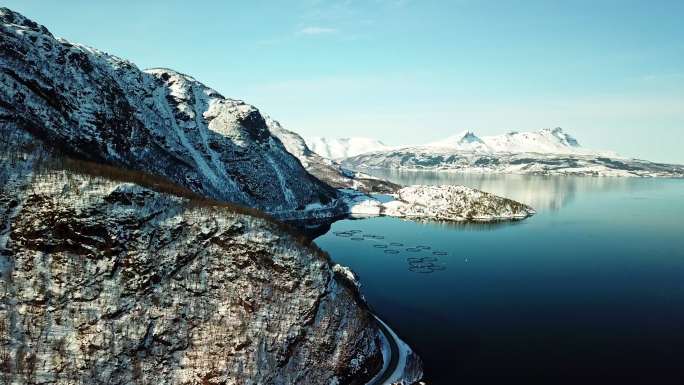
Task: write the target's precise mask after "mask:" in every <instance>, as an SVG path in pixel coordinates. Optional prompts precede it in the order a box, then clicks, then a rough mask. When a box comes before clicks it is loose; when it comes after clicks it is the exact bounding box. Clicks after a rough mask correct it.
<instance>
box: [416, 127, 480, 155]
mask: <svg viewBox="0 0 684 385" xmlns="http://www.w3.org/2000/svg"><path fill="white" fill-rule="evenodd" d="M425 147H439V148H450V149H454V150H463V151H489V148H488V147H487V144H486V143H485V142H484V141H482V139H481V138H480V137H478V136H477V135H475V133H474V132H473V131H470V130H466V131H462V132H460V133H458V134H456V135H452V136H449V137H447V138H446V139H443V140H439V141H436V142H432V143H428V144H426V145H425Z"/></svg>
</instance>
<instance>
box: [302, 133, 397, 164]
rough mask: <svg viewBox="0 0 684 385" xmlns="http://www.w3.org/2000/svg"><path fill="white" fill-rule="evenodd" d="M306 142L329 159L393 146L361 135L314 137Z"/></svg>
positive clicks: (383, 149)
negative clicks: (337, 137) (352, 136)
mask: <svg viewBox="0 0 684 385" xmlns="http://www.w3.org/2000/svg"><path fill="white" fill-rule="evenodd" d="M306 144H307V145H308V146H309V148H310V149H311V150H312V151H313V152H315V153H317V154H318V155H321V156H323V157H326V158H328V159H343V158H348V157H350V156H355V155H359V154H364V153H367V152H372V151H385V150H389V149H391V148H392V147H390V146H387V145H385V144H384V143H382V142H381V141H379V140H377V139H371V138H361V137H355V138H339V139H329V138H322V137H313V138H308V139H306Z"/></svg>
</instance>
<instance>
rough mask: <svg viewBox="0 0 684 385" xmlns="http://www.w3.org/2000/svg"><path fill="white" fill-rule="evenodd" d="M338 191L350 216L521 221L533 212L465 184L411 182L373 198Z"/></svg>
mask: <svg viewBox="0 0 684 385" xmlns="http://www.w3.org/2000/svg"><path fill="white" fill-rule="evenodd" d="M340 191H341V193H342V194H343V196H344V198H343V199H344V200H345V202H346V204H347V206H349V214H350V215H352V216H362V217H364V216H391V217H397V218H407V219H419V220H442V221H454V222H464V221H474V222H494V221H507V220H521V219H525V218H527V217H530V216H532V215H534V214H535V213H536V211H535V210H534V209H533V208H531V207H529V206H527V205H524V204H522V203H519V202H516V201H513V200H511V199H507V198H503V197H499V196H496V195H494V194H490V193H486V192H483V191H480V190H476V189H472V188H469V187H464V186H451V185H444V186H426V185H414V186H408V187H404V188H402V189H400V190H398V191H397V192H396V193H395V194H388V195H382V196H375V197H374V196H371V195H367V194H363V193H360V192H358V191H355V190H350V189H342V190H340Z"/></svg>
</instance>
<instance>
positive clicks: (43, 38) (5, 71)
mask: <svg viewBox="0 0 684 385" xmlns="http://www.w3.org/2000/svg"><path fill="white" fill-rule="evenodd" d="M0 54H1V55H0V136H7V135H9V133H11V132H13V131H15V130H20V131H25V132H28V133H30V134H31V135H33V136H34V138H35V140H36V141H38V142H42V143H43V144H45V145H46V146H48V147H50V148H53V149H54V150H56V151H58V152H60V153H61V154H63V155H67V156H71V157H76V158H81V159H88V160H93V161H97V162H103V163H108V164H111V165H116V166H122V167H126V168H131V169H136V170H139V171H144V172H148V173H152V174H157V175H162V176H164V177H166V178H168V179H170V180H171V181H173V182H174V183H178V184H180V185H182V186H183V187H186V188H188V189H190V190H192V191H195V192H197V193H199V194H201V195H204V196H208V197H211V198H214V199H218V200H223V201H231V202H236V203H239V204H243V205H246V206H250V207H255V208H258V209H262V210H264V211H267V212H269V213H271V214H272V215H274V216H277V217H280V218H296V217H299V216H311V215H318V216H334V215H338V214H340V213H341V212H342V211H344V208H343V207H341V206H342V205H343V204H342V203H341V201H340V200H338V199H337V197H338V195H337V191H336V190H335V189H333V188H331V187H330V186H327V185H326V184H325V183H322V182H320V181H319V180H318V179H316V178H314V177H313V176H311V175H310V174H309V173H308V172H307V171H306V170H305V169H304V168H303V167H302V166H301V164H300V163H299V161H298V160H297V159H296V158H295V157H294V156H292V155H291V154H290V153H289V152H288V151H287V150H286V149H285V147H284V146H283V145H282V144H281V142H280V141H279V140H277V139H276V138H275V137H273V136H272V135H271V134H270V131H269V130H268V127H267V125H266V121H265V120H264V118H263V116H262V115H261V114H260V112H259V111H258V110H257V109H256V108H255V107H253V106H251V105H249V104H246V103H244V102H242V101H240V100H233V99H229V98H225V97H223V96H222V95H220V94H219V93H218V92H216V91H215V90H213V89H211V88H209V87H207V86H205V85H203V84H202V83H200V82H199V81H197V80H195V79H194V78H192V77H190V76H188V75H184V74H181V73H179V72H176V71H172V70H168V69H151V70H147V71H141V70H139V69H138V68H137V67H136V66H135V65H134V64H132V63H131V62H128V61H126V60H123V59H120V58H118V57H115V56H112V55H109V54H107V53H104V52H102V51H99V50H96V49H93V48H89V47H85V46H82V45H79V44H73V43H70V42H68V41H66V40H64V39H58V38H55V37H54V36H53V35H52V34H51V33H50V32H49V31H48V30H47V29H46V28H45V27H43V26H41V25H39V24H37V23H35V22H33V21H31V20H29V19H27V18H25V17H23V16H22V15H20V14H18V13H15V12H13V11H11V10H8V9H6V8H3V9H0ZM307 206H308V207H318V210H316V211H317V212H316V213H311V212H306V213H305V212H304V211H305V210H303V209H304V208H305V207H307Z"/></svg>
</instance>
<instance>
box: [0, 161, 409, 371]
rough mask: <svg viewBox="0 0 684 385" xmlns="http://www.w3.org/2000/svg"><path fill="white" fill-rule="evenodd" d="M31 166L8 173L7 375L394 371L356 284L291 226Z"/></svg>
mask: <svg viewBox="0 0 684 385" xmlns="http://www.w3.org/2000/svg"><path fill="white" fill-rule="evenodd" d="M33 161H34V160H33V158H31V157H28V158H27V157H25V156H24V155H18V156H13V157H11V158H10V157H4V158H3V163H2V165H3V167H2V169H0V231H1V232H0V253H1V254H0V272H1V274H2V280H1V281H0V298H1V300H0V376H2V379H3V383H6V384H24V383H31V384H33V383H58V384H74V383H83V384H96V383H107V384H131V383H141V384H364V383H365V382H366V381H367V380H369V379H370V378H371V377H373V375H374V374H375V373H376V372H378V370H380V368H381V367H382V362H383V358H382V349H381V335H380V331H379V330H378V327H377V324H376V322H375V321H374V319H373V316H372V315H371V314H370V313H369V312H368V311H367V310H366V309H365V307H364V305H363V304H362V303H361V302H360V300H359V294H358V292H357V291H356V287H355V284H354V283H352V282H349V280H348V279H347V278H345V276H346V275H345V274H339V273H336V272H335V271H338V270H340V269H333V268H332V267H331V263H330V261H329V260H328V259H327V257H326V256H325V255H324V254H323V253H321V252H320V251H318V250H316V249H313V248H311V247H310V246H306V245H303V244H302V243H300V241H299V240H298V239H297V238H296V237H294V236H292V235H289V234H288V233H287V232H285V231H284V230H283V229H282V228H281V227H280V225H277V224H275V223H273V222H270V221H268V220H266V219H260V218H256V217H253V216H248V215H244V214H241V213H239V212H236V211H235V210H233V209H232V208H231V207H230V206H229V205H219V206H206V205H204V204H203V203H202V202H194V201H191V200H188V199H183V198H179V197H176V196H172V195H168V194H164V193H160V192H157V191H153V190H150V189H146V188H143V187H140V186H138V185H135V184H132V183H125V182H122V181H120V180H119V181H112V180H109V179H108V178H104V177H103V176H102V175H100V176H93V175H92V174H91V175H86V174H80V173H73V172H67V171H64V170H52V169H50V168H47V169H45V168H39V170H40V169H42V171H34V169H35V168H36V167H35V165H32V164H31V163H32V162H33ZM72 169H73V167H72ZM118 179H121V177H120V176H119V177H118ZM414 365H415V363H414ZM417 378H418V377H414V378H412V379H413V380H415V379H417Z"/></svg>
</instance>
